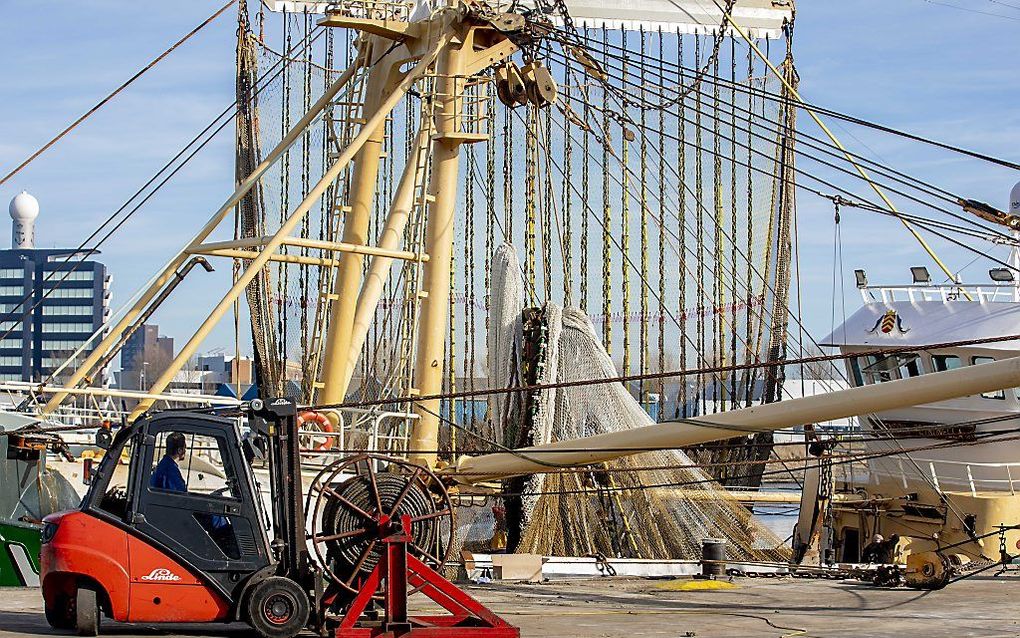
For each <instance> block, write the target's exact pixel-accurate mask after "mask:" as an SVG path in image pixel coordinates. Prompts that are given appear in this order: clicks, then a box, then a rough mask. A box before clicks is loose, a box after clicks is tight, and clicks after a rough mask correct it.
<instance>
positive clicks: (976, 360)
mask: <svg viewBox="0 0 1020 638" xmlns="http://www.w3.org/2000/svg"><path fill="white" fill-rule="evenodd" d="M993 361H995V357H971V359H970V362H971V363H972V364H974V365H976V366H977V365H981V364H982V363H992V362H993ZM981 396H982V398H985V399H1005V398H1006V391H1005V390H993V391H992V392H982V393H981Z"/></svg>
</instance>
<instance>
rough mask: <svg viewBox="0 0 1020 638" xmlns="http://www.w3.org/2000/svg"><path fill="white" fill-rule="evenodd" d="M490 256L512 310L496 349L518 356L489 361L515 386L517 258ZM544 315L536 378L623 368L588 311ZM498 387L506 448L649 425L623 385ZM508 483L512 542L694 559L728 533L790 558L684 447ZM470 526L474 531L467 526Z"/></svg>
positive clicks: (744, 555) (743, 544) (576, 551)
mask: <svg viewBox="0 0 1020 638" xmlns="http://www.w3.org/2000/svg"><path fill="white" fill-rule="evenodd" d="M495 257H496V258H495V259H494V261H493V274H492V281H493V289H492V291H491V295H492V299H493V305H494V307H496V308H502V309H508V310H509V311H508V312H507V315H505V316H503V315H498V316H499V319H500V321H499V322H498V323H497V322H493V323H494V324H495V325H494V329H493V333H491V334H490V338H489V341H490V351H491V352H498V353H508V354H510V355H511V357H510V358H516V360H517V364H516V365H514V364H510V365H507V363H506V361H504V360H495V361H491V362H490V366H491V369H493V370H494V372H495V371H499V374H506V375H507V376H505V377H500V378H497V379H494V380H495V381H496V382H497V383H499V384H500V385H503V386H507V387H514V386H518V385H520V384H521V383H522V378H521V375H520V372H519V371H520V370H521V369H522V368H523V367H524V366H526V365H527V364H526V363H524V362H523V361H522V360H521V358H520V352H521V351H522V345H521V330H522V328H521V322H520V320H518V321H516V322H512V321H509V320H508V319H509V312H512V311H513V309H515V308H519V307H520V306H522V305H523V299H522V298H521V296H520V290H521V287H520V283H519V279H520V268H519V265H518V262H517V259H516V253H515V251H514V249H513V247H512V246H509V245H503V246H500V247H499V248H498V249H497V251H496V253H495ZM518 316H520V315H518ZM504 319H505V320H504ZM543 321H544V340H545V343H544V346H543V353H544V354H543V356H542V362H541V363H540V364H539V365H538V370H539V372H538V374H537V376H536V378H535V379H536V382H537V383H539V384H549V383H563V382H566V383H569V382H572V381H587V380H592V379H609V378H613V377H615V376H617V371H616V369H615V366H614V364H613V362H612V361H611V359H610V358H609V356H608V355H607V353H606V351H605V348H604V347H603V346H602V344H601V340H600V338H599V336H598V333H597V332H596V330H595V326H594V325H593V324H592V322H591V320H590V319H589V318H588V317H587V316H586V315H585V314H584V313H582V312H580V311H579V310H577V309H575V308H564V307H561V306H559V305H557V304H554V303H546V304H545V306H544V308H543ZM515 353H516V354H517V357H514V356H513V355H514V354H515ZM495 396H501V398H498V399H497V398H495ZM495 396H494V398H493V399H492V400H491V412H490V414H492V415H493V416H494V419H493V423H492V425H491V428H492V433H493V434H494V435H495V436H497V437H501V438H499V439H497V440H498V441H499V442H500V443H501V444H503V445H507V446H515V447H516V446H519V445H520V444H522V443H524V444H529V445H534V444H541V443H548V442H550V441H559V440H569V439H580V438H584V437H590V436H593V435H597V434H604V433H609V432H618V431H622V430H627V429H631V428H636V427H643V426H648V425H652V424H653V421H652V419H651V418H650V417H649V416H648V413H647V412H646V411H645V410H644V409H643V408H642V406H641V405H640V404H639V403H638V402H637V401H636V400H635V399H634V397H633V396H632V395H631V394H630V393H629V392H628V391H627V389H626V388H625V387H624V386H623V385H622V384H620V383H601V384H581V385H576V386H570V387H561V388H552V389H543V390H539V391H537V392H535V393H534V394H532V395H531V396H530V400H528V397H525V396H523V395H521V394H517V395H495ZM508 404H509V405H508ZM525 412H527V413H528V414H529V416H530V419H529V420H527V421H526V420H525V419H522V418H521V417H522V415H524V414H525ZM503 415H505V416H503ZM525 422H530V428H529V429H528V431H527V432H524V433H522V432H521V428H522V424H523V423H525ZM648 468H653V469H648ZM506 488H507V491H508V492H509V496H508V497H507V498H508V500H510V501H513V500H514V499H517V500H518V501H519V503H518V504H517V505H516V507H515V506H514V505H511V506H509V507H508V510H510V509H516V508H519V511H520V517H521V521H520V526H521V534H520V540H519V544H517V551H522V552H530V553H537V554H542V555H557V556H586V555H592V554H602V555H608V556H618V555H624V556H630V557H635V558H652V557H658V558H664V557H669V558H695V557H697V556H699V555H700V545H701V540H702V539H704V538H715V537H722V538H725V539H727V540H728V541H729V543H730V548H731V551H730V556H731V557H732V558H736V559H744V560H781V559H785V558H786V557H787V550H786V549H785V548H783V547H782V541H781V540H780V539H778V538H777V537H775V536H774V535H773V534H772V533H771V532H770V531H768V530H767V529H766V528H764V527H762V526H761V525H759V524H758V523H756V522H755V521H754V520H753V518H752V516H751V513H750V512H749V511H748V510H747V509H746V508H745V507H743V506H742V505H741V504H740V503H738V502H737V501H736V500H735V499H734V498H733V497H732V496H730V495H729V494H728V493H727V491H726V490H725V489H724V488H723V487H721V486H720V485H719V484H718V483H716V482H715V481H714V480H712V478H711V477H710V476H709V475H708V474H707V473H705V472H704V471H703V470H702V469H700V468H698V467H695V466H694V465H693V464H692V462H691V460H690V459H689V458H688V457H687V455H685V454H684V453H683V452H680V451H677V450H663V451H657V452H647V453H643V454H640V455H637V456H634V457H630V458H625V459H620V460H616V461H612V462H609V463H606V464H603V465H602V466H601V467H598V468H594V469H592V470H590V471H581V472H577V471H573V470H570V471H552V472H550V473H543V474H534V475H531V476H529V477H526V478H525V479H517V480H511V481H508V482H507V484H506ZM475 518H476V519H477V515H476V517H475ZM484 520H485V521H486V522H488V519H487V518H486V519H484ZM473 524H474V525H475V526H478V525H477V522H473ZM467 529H468V530H469V531H470V529H471V524H469V525H468V526H467ZM511 537H512V538H513V534H511Z"/></svg>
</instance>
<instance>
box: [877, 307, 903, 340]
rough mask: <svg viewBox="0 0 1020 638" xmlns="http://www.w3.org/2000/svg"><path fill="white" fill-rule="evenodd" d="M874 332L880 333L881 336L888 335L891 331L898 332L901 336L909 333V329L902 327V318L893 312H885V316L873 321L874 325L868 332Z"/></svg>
mask: <svg viewBox="0 0 1020 638" xmlns="http://www.w3.org/2000/svg"><path fill="white" fill-rule="evenodd" d="M876 330H879V331H881V332H882V334H890V333H891V332H892V331H893V330H896V331H898V332H899V333H900V334H901V335H902V334H907V333H908V332H910V328H904V327H903V318H902V317H900V316H899V314H897V313H896V311H895V310H886V311H885V314H884V315H882V316H881V317H879V318H878V320H877V321H875V325H874V326H872V328H871V330H868V332H869V333H872V332H875V331H876Z"/></svg>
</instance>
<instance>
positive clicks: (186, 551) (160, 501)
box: [42, 412, 274, 631]
mask: <svg viewBox="0 0 1020 638" xmlns="http://www.w3.org/2000/svg"><path fill="white" fill-rule="evenodd" d="M124 459H127V461H128V464H127V467H125V466H124V463H123V460H124ZM267 523H268V519H267V518H266V517H265V515H264V512H263V511H262V507H261V501H260V500H259V495H258V492H257V491H256V487H255V485H254V479H253V475H252V472H251V469H250V468H249V465H248V462H247V460H246V459H245V456H244V454H243V453H242V445H241V437H240V432H239V431H238V428H237V425H236V423H235V422H234V421H233V420H230V419H225V418H221V417H215V416H209V415H204V414H195V413H185V412H167V413H163V414H158V415H155V416H153V417H150V418H147V419H142V420H141V421H139V422H138V423H136V424H134V425H132V426H130V427H126V428H124V429H122V430H121V431H120V432H119V433H118V434H117V436H116V437H115V438H114V440H113V442H112V444H111V446H110V448H109V449H108V450H107V453H106V456H105V457H104V459H103V461H102V463H101V464H100V465H99V468H98V470H97V471H96V472H95V473H94V476H93V480H92V485H91V486H90V488H89V491H88V493H87V494H86V496H85V498H84V500H83V501H82V504H81V508H80V510H78V511H72V512H65V513H62V514H58V515H54V516H53V517H50V518H48V519H47V521H46V528H45V529H44V532H43V542H44V545H43V550H42V564H43V595H44V597H45V599H46V608H47V617H48V618H50V619H51V624H54V626H63V627H73V626H75V623H77V625H78V628H79V631H81V629H82V628H81V621H80V616H81V614H80V607H81V606H82V601H81V597H80V595H79V593H80V592H79V590H80V589H82V588H83V587H84V588H85V589H86V593H85V596H86V598H88V597H89V596H91V595H94V596H95V599H96V606H97V607H98V610H101V611H102V612H105V614H106V615H108V616H110V617H112V618H114V619H115V620H118V621H126V622H215V621H231V620H235V619H237V618H238V602H239V601H240V600H241V597H242V595H243V593H244V592H245V588H246V587H247V586H249V584H250V583H251V581H252V578H251V577H252V575H254V574H257V573H259V572H260V571H263V570H265V568H268V567H270V566H271V565H272V564H273V562H274V561H273V557H272V552H271V550H270V545H269V539H268V531H267ZM89 592H91V593H89ZM72 602H73V603H74V604H71V603H72ZM88 602H89V601H88V600H86V601H85V604H86V605H88ZM73 615H77V619H76V618H73V617H72V616H73ZM86 621H87V619H86ZM96 630H98V616H97V626H96Z"/></svg>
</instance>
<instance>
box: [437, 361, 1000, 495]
mask: <svg viewBox="0 0 1020 638" xmlns="http://www.w3.org/2000/svg"><path fill="white" fill-rule="evenodd" d="M1016 386H1020V357H1014V358H1010V359H1004V360H1002V361H997V362H995V363H987V364H983V365H979V366H968V367H966V368H959V369H956V370H950V371H947V372H937V373H933V374H926V375H923V376H920V377H913V378H911V379H902V380H898V381H889V382H886V383H881V384H878V385H869V386H862V387H858V388H850V389H848V390H839V391H837V392H829V393H827V394H823V395H817V396H811V397H804V398H801V399H791V400H789V401H781V402H779V403H769V404H765V405H756V406H754V407H750V408H744V409H743V410H732V411H730V412H721V413H718V414H712V415H706V416H700V417H695V418H693V419H688V420H686V421H670V422H665V423H656V424H655V425H649V426H645V427H640V428H634V429H632V430H624V431H622V432H611V433H606V434H599V435H596V436H592V437H588V438H583V439H572V440H566V441H556V442H553V443H547V444H544V445H536V446H533V447H528V448H522V449H520V450H515V451H513V452H499V453H496V454H486V455H483V456H478V457H474V458H471V457H465V458H462V459H461V461H460V462H459V463H458V464H457V465H456V466H455V467H451V468H450V469H448V470H447V473H449V474H455V475H456V476H457V478H458V480H460V481H462V482H464V483H479V482H481V481H486V480H491V479H496V478H505V477H509V476H518V475H522V474H534V473H536V472H543V471H546V470H548V469H549V468H550V467H564V466H578V465H589V464H591V463H600V462H603V461H610V460H612V459H617V458H620V457H623V456H630V455H632V454H639V453H641V452H643V451H648V450H655V449H671V448H679V447H685V446H688V445H696V444H698V443H708V442H710V441H718V440H721V439H729V438H733V437H737V436H746V435H747V434H753V433H755V432H764V431H768V430H782V429H783V428H788V427H793V426H795V425H805V424H808V423H817V422H819V421H831V420H834V419H843V418H846V417H850V416H856V415H860V414H869V413H872V412H883V411H885V410H895V409H897V408H905V407H910V406H915V405H923V404H925V403H934V402H937V401H945V400H948V399H956V398H960V397H965V396H971V395H976V394H981V393H984V392H993V391H995V390H1002V389H1005V388H1012V387H1016Z"/></svg>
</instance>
